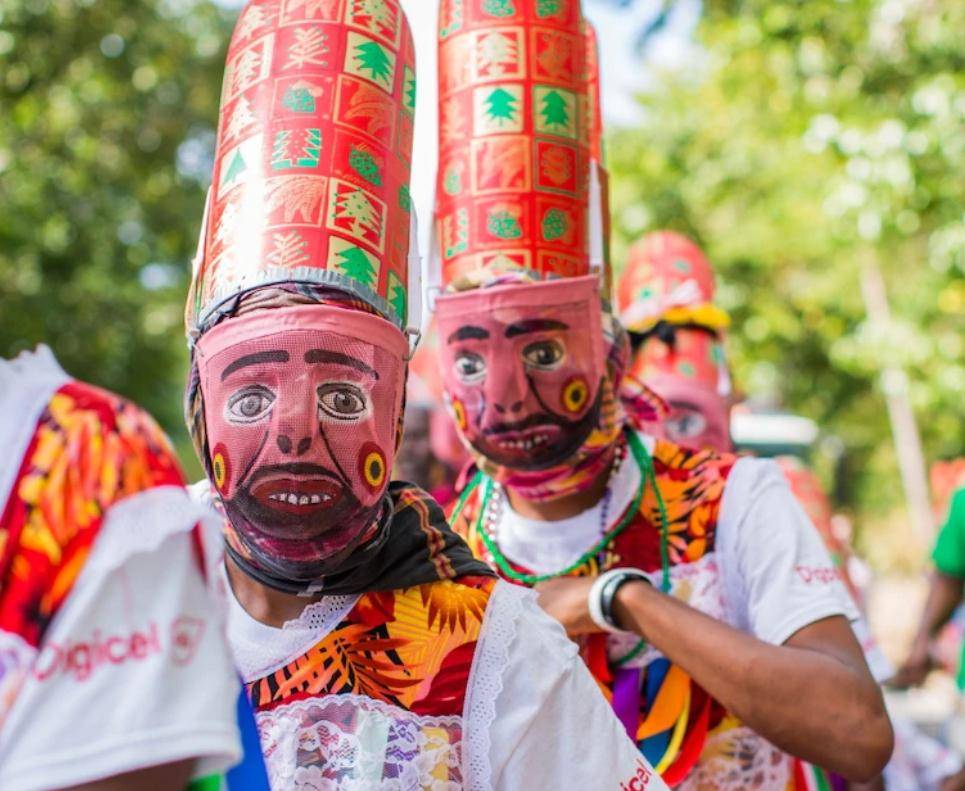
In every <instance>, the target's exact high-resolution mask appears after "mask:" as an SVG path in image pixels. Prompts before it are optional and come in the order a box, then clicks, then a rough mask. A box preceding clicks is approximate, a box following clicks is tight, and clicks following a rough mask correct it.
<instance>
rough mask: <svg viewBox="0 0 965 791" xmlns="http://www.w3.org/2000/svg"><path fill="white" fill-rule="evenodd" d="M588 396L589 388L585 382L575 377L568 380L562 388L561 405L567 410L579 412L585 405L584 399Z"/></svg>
mask: <svg viewBox="0 0 965 791" xmlns="http://www.w3.org/2000/svg"><path fill="white" fill-rule="evenodd" d="M589 397H590V390H589V388H588V387H587V386H586V382H584V381H583V380H582V379H577V380H575V381H572V382H570V383H569V384H567V385H566V387H564V388H563V407H564V408H565V409H566V410H567V411H568V412H579V411H580V410H581V409H583V407H584V406H586V401H587V399H588V398H589Z"/></svg>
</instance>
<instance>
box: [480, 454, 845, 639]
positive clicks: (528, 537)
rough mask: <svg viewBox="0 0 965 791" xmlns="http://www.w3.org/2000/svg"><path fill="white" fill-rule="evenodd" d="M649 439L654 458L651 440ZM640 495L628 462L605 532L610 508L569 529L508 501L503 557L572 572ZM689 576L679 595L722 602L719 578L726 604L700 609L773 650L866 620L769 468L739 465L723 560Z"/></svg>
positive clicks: (725, 521) (721, 521)
mask: <svg viewBox="0 0 965 791" xmlns="http://www.w3.org/2000/svg"><path fill="white" fill-rule="evenodd" d="M641 439H643V440H644V442H645V444H646V446H647V450H648V451H650V452H652V451H653V446H654V441H653V439H652V438H650V437H646V436H644V435H641ZM639 485H640V469H639V467H638V466H637V465H636V464H634V463H633V461H632V458H628V459H627V460H625V461H624V463H623V464H622V465H621V467H620V469H619V471H618V472H617V474H616V475H615V476H614V478H613V480H612V481H611V483H610V503H609V507H608V509H607V511H608V515H607V519H606V525H605V526H604V525H603V524H602V523H601V511H602V508H603V503H602V502H600V503H597V504H596V505H595V506H594V507H593V508H591V509H588V510H587V511H584V512H583V513H582V514H579V515H578V516H575V517H571V518H569V519H563V520H560V521H556V522H541V521H536V520H532V519H527V518H525V517H522V516H520V515H519V514H517V513H516V512H515V511H514V510H513V509H512V507H511V505H510V504H509V502H508V501H507V500H506V498H502V500H501V502H502V511H501V514H500V518H499V520H498V521H497V522H496V525H495V527H494V531H495V534H496V536H497V538H498V541H499V545H500V549H501V550H502V551H503V553H504V554H505V555H506V556H507V557H508V558H509V559H511V560H513V561H515V562H517V563H519V564H521V565H523V566H525V567H527V568H530V569H532V570H533V571H535V572H536V573H537V574H548V573H552V572H554V571H558V570H559V569H561V568H565V567H566V566H568V565H570V564H571V563H573V562H574V561H575V560H576V559H577V558H579V557H580V556H581V555H582V554H583V553H584V552H586V550H588V549H589V548H590V547H592V546H593V545H594V544H596V543H597V541H599V539H600V537H601V536H602V535H603V534H604V533H605V532H606V530H608V529H610V528H611V527H612V526H613V525H615V524H616V523H617V522H618V521H619V519H620V517H621V516H622V515H623V513H624V512H625V511H626V509H627V508H628V507H629V506H630V504H631V502H632V500H633V497H634V494H635V493H636V491H637V487H638V486H639ZM688 566H690V568H686V567H676V568H674V569H672V572H671V579H672V581H673V582H674V583H675V585H676V584H679V582H680V581H681V580H682V579H684V578H686V579H687V580H688V583H690V584H691V585H695V587H696V590H697V591H698V592H699V591H701V590H703V591H704V592H705V593H706V594H707V595H715V594H713V592H712V591H711V590H710V587H711V586H710V584H709V580H710V578H711V577H718V578H719V580H720V583H721V585H720V586H716V585H715V586H713V587H714V588H718V587H719V588H720V591H719V594H716V595H719V598H720V600H719V601H716V602H713V603H708V602H706V601H705V602H704V603H705V604H708V606H707V607H701V609H704V610H705V611H709V612H708V614H711V615H715V616H716V617H720V618H721V619H722V620H725V621H726V622H728V623H730V624H731V625H733V626H735V627H737V628H739V629H741V630H743V631H745V632H749V633H750V634H753V635H755V636H756V637H758V638H759V639H761V640H764V641H765V642H768V643H772V644H775V645H780V644H781V643H784V642H785V641H786V640H787V639H788V638H789V637H791V636H792V635H793V634H794V633H795V632H797V631H798V630H800V629H802V628H803V627H805V626H807V625H808V624H811V623H814V622H815V621H819V620H821V619H822V618H827V617H829V616H832V615H844V616H845V617H847V618H848V619H849V620H855V619H857V618H858V617H859V613H858V610H857V608H856V607H855V605H854V603H853V602H852V601H851V597H850V596H849V595H848V593H847V590H846V589H845V588H844V586H843V585H842V583H841V581H840V579H839V577H838V574H837V572H836V571H835V569H834V564H833V562H832V560H831V557H830V555H829V554H828V552H827V550H826V549H825V547H824V544H823V543H822V542H821V538H820V536H819V535H818V533H817V531H816V530H815V529H814V527H813V525H811V523H810V521H809V520H808V518H807V515H806V514H805V513H804V511H803V510H802V508H801V507H800V505H798V503H797V501H796V500H795V499H794V495H793V494H792V493H791V490H790V488H789V487H788V485H787V482H786V480H785V478H784V475H783V474H782V473H781V470H780V468H779V467H778V466H777V464H775V463H774V462H772V461H769V460H762V459H752V458H741V459H739V460H738V461H737V463H736V464H735V465H734V467H733V469H732V470H731V473H730V476H729V477H728V479H727V485H726V486H725V488H724V497H723V501H722V503H721V508H720V514H719V518H718V523H717V539H716V545H715V551H714V552H712V553H708V555H706V556H705V557H704V558H702V559H701V560H700V561H698V562H696V563H693V564H688ZM695 577H696V578H697V579H696V580H695V579H694V578H695ZM653 578H654V581H658V575H653ZM695 583H696V584H695ZM701 583H703V584H701ZM691 603H692V604H695V605H697V606H699V605H700V603H701V601H699V600H698V601H694V600H691Z"/></svg>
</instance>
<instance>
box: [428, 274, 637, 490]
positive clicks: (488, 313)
mask: <svg viewBox="0 0 965 791" xmlns="http://www.w3.org/2000/svg"><path fill="white" fill-rule="evenodd" d="M436 318H437V321H438V328H439V347H440V349H439V351H440V359H441V362H442V371H443V380H444V382H445V387H446V392H447V397H448V400H449V404H450V408H451V410H452V414H453V418H454V419H455V422H456V424H457V426H458V427H459V430H460V432H461V433H462V435H463V438H464V440H465V441H466V443H467V445H468V446H469V447H470V449H471V452H472V453H473V455H474V457H475V458H476V460H477V462H478V463H479V466H480V467H481V468H482V469H484V470H485V471H486V472H488V473H490V474H492V475H493V476H494V477H496V478H497V479H498V480H500V481H501V482H503V483H505V484H507V485H509V486H512V487H513V488H515V489H517V490H518V491H520V493H521V494H523V496H526V497H529V498H530V499H552V498H553V497H559V496H562V495H563V494H566V493H569V492H571V491H574V490H578V489H579V488H582V486H583V485H584V484H588V483H591V482H592V479H593V477H595V473H596V472H598V467H599V466H601V465H602V463H604V462H605V456H606V453H607V452H608V451H612V446H613V443H614V441H615V439H616V437H617V435H618V434H619V431H620V426H621V424H622V421H621V419H620V418H621V416H622V415H621V413H620V410H619V406H618V404H617V403H616V402H615V398H614V395H613V388H612V383H611V381H610V379H609V377H608V376H607V365H606V356H605V351H604V341H603V334H602V333H601V332H600V330H599V327H600V326H601V322H602V315H601V308H600V297H599V280H598V278H597V277H596V276H593V275H591V276H588V277H583V278H574V279H568V280H557V281H545V282H539V283H534V284H511V285H505V286H495V287H492V288H484V289H476V290H472V291H465V292H461V293H457V294H447V295H445V296H444V297H440V298H439V299H438V301H437V308H436Z"/></svg>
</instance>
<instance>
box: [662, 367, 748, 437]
mask: <svg viewBox="0 0 965 791" xmlns="http://www.w3.org/2000/svg"><path fill="white" fill-rule="evenodd" d="M647 385H648V386H649V387H651V388H653V390H654V391H655V392H656V393H657V394H659V395H660V396H661V398H663V399H664V401H666V402H667V405H668V406H669V408H670V412H669V414H668V415H667V417H666V418H664V420H663V422H661V423H654V424H653V425H652V427H651V428H650V431H651V433H652V434H654V435H656V436H658V437H661V438H663V439H667V440H670V441H671V442H674V443H676V444H678V445H683V446H684V447H686V448H696V449H700V448H712V449H713V450H716V451H720V452H728V451H730V450H732V444H731V438H730V403H729V401H728V399H727V398H726V397H725V396H722V395H720V393H718V392H717V391H716V390H713V389H711V388H708V387H704V386H702V385H700V384H695V383H694V382H691V381H689V380H686V379H682V378H680V377H676V376H673V375H672V374H657V375H655V376H649V377H647Z"/></svg>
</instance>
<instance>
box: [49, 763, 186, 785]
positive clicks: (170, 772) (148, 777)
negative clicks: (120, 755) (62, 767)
mask: <svg viewBox="0 0 965 791" xmlns="http://www.w3.org/2000/svg"><path fill="white" fill-rule="evenodd" d="M194 763H195V762H194V759H191V760H188V761H178V762H177V763H173V764H164V765H163V766H152V767H150V768H149V769H139V770H138V771H136V772H129V773H127V774H123V775H117V776H115V777H106V778H104V779H103V780H96V781H94V782H93V783H85V784H84V785H80V786H73V787H72V788H70V789H67V790H66V791H130V789H132V788H136V789H137V791H180V790H181V789H184V788H187V787H188V783H189V782H190V781H191V772H192V770H193V769H194Z"/></svg>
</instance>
